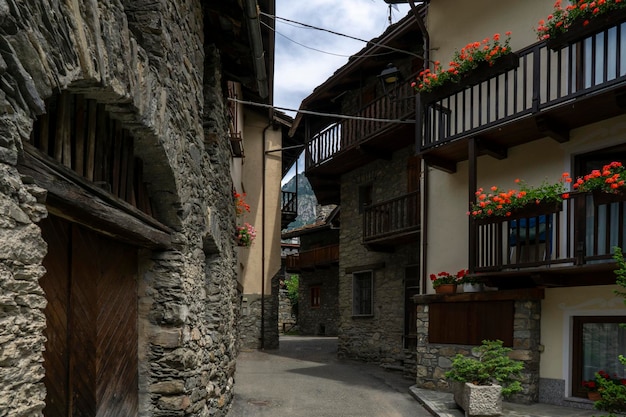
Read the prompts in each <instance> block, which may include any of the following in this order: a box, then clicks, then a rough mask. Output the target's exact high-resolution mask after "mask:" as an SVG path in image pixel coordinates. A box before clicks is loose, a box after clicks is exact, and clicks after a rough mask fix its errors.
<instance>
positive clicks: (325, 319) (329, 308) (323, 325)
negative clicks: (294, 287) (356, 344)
mask: <svg viewBox="0 0 626 417" xmlns="http://www.w3.org/2000/svg"><path fill="white" fill-rule="evenodd" d="M338 277H339V268H338V267H337V266H330V267H326V268H318V269H315V270H313V271H302V272H301V273H300V287H299V291H298V292H299V294H298V328H299V329H300V334H302V335H306V336H337V335H338V332H339V328H338V327H339V326H338V324H339V323H338V322H339V300H338V294H339V281H338ZM313 286H318V287H320V306H319V307H316V308H311V287H313Z"/></svg>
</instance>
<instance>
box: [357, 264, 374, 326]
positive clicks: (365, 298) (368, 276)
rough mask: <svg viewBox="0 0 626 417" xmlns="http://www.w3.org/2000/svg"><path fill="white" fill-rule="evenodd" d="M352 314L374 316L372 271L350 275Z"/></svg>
mask: <svg viewBox="0 0 626 417" xmlns="http://www.w3.org/2000/svg"><path fill="white" fill-rule="evenodd" d="M352 314H353V315H354V316H371V315H373V314H374V274H373V272H372V271H361V272H355V273H354V274H352Z"/></svg>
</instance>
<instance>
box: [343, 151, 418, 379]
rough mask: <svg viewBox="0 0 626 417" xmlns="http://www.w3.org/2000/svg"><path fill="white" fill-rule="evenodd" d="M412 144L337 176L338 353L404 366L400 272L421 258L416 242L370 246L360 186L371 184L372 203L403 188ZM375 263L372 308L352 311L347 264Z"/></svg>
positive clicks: (404, 192) (403, 191)
mask: <svg viewBox="0 0 626 417" xmlns="http://www.w3.org/2000/svg"><path fill="white" fill-rule="evenodd" d="M411 155H412V147H407V148H405V149H403V150H400V151H398V152H396V153H394V155H393V158H392V160H391V161H388V160H377V161H376V162H373V163H371V164H368V165H366V166H364V167H362V168H359V169H356V170H354V171H352V172H350V173H348V174H346V175H344V176H342V178H341V231H340V253H339V258H340V259H339V317H340V323H339V354H340V355H341V356H343V357H349V358H354V359H359V360H365V361H372V362H377V363H382V364H386V365H393V366H398V367H403V366H404V361H405V359H406V357H405V350H404V347H403V335H404V309H405V306H404V275H405V268H406V267H407V266H408V265H415V264H418V263H419V242H415V243H412V244H405V245H401V246H397V247H396V248H395V251H394V252H392V253H386V252H375V251H369V250H367V248H365V247H364V246H363V245H362V244H361V242H362V239H363V229H362V221H363V219H362V214H361V213H359V207H358V201H359V186H361V185H365V184H372V185H373V192H372V199H373V202H374V203H376V202H378V201H383V200H387V199H391V198H394V197H398V196H401V195H404V194H406V193H407V178H406V177H407V169H406V167H407V160H408V158H409V156H411ZM368 265H378V268H377V269H376V270H374V314H373V316H372V317H353V316H352V274H351V273H347V272H346V269H348V270H354V268H359V267H363V268H365V269H368V268H369V266H368Z"/></svg>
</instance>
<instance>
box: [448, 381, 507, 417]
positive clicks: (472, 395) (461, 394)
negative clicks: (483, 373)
mask: <svg viewBox="0 0 626 417" xmlns="http://www.w3.org/2000/svg"><path fill="white" fill-rule="evenodd" d="M451 387H452V393H453V394H454V401H455V402H456V403H457V405H458V406H459V407H461V408H462V409H463V410H464V411H465V415H466V416H469V417H471V416H480V417H483V416H501V415H502V387H501V386H500V385H474V384H472V383H471V382H466V383H461V382H454V383H452V384H451Z"/></svg>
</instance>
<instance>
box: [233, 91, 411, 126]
mask: <svg viewBox="0 0 626 417" xmlns="http://www.w3.org/2000/svg"><path fill="white" fill-rule="evenodd" d="M228 100H229V101H233V102H235V103H239V104H246V105H249V106H257V107H264V108H267V109H275V110H283V111H292V112H297V113H302V114H310V115H313V116H323V117H333V118H337V119H348V120H364V121H369V122H385V123H398V124H415V120H402V119H378V118H375V117H361V116H349V115H346V114H338V113H322V112H316V111H312V110H304V109H290V108H287V107H278V106H273V105H271V104H265V103H256V102H254V101H246V100H239V99H236V98H231V97H229V98H228Z"/></svg>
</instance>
